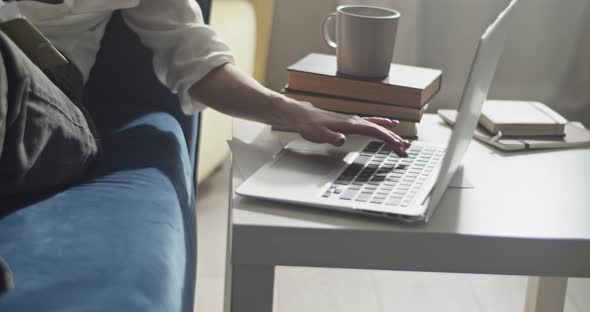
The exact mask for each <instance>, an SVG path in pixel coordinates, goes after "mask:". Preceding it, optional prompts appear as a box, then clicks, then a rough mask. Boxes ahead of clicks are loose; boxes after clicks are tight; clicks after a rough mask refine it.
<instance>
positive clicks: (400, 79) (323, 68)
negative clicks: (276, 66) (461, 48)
mask: <svg viewBox="0 0 590 312" xmlns="http://www.w3.org/2000/svg"><path fill="white" fill-rule="evenodd" d="M287 71H288V80H289V82H288V84H287V86H286V87H285V89H284V93H285V95H287V96H289V97H291V98H293V99H296V100H300V101H306V102H310V103H312V104H313V105H314V106H316V107H318V108H321V109H324V110H329V111H334V112H340V113H346V114H354V115H359V116H372V117H386V118H390V119H396V120H398V121H400V124H399V125H398V126H397V127H395V128H394V129H391V130H393V131H395V132H396V133H397V134H399V135H400V136H402V137H405V138H417V135H418V130H417V124H418V123H419V122H420V120H421V118H422V115H423V113H424V111H425V110H426V106H427V105H426V103H428V101H430V99H432V97H433V96H434V95H435V94H436V93H437V92H438V90H439V89H440V85H441V77H442V71H440V70H436V69H429V68H421V67H415V66H408V65H399V64H392V65H391V69H390V72H389V76H388V77H386V78H383V79H378V80H376V79H360V78H356V77H351V76H345V75H342V74H339V73H338V72H337V69H336V56H334V55H325V54H317V53H312V54H309V55H307V56H306V57H304V58H303V59H301V60H300V61H298V62H297V63H295V64H293V65H291V66H289V67H288V68H287Z"/></svg>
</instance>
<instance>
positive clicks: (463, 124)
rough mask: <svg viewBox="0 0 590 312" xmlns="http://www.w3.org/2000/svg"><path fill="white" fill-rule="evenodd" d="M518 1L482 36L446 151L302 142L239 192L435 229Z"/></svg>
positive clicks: (352, 140)
mask: <svg viewBox="0 0 590 312" xmlns="http://www.w3.org/2000/svg"><path fill="white" fill-rule="evenodd" d="M517 1H518V0H512V1H511V2H510V4H509V5H508V7H507V8H506V9H505V10H504V11H503V12H502V13H500V15H499V16H498V18H497V19H496V20H495V21H494V22H493V23H492V24H491V25H490V26H489V27H488V29H487V30H486V31H485V33H484V34H483V35H482V36H481V39H480V41H479V45H478V47H477V50H476V53H475V57H474V60H473V63H472V65H471V70H470V73H469V77H468V79H467V83H466V86H465V89H464V90H463V95H462V97H461V102H460V106H459V113H458V117H457V122H456V124H455V127H454V130H453V132H452V135H451V137H450V139H449V141H448V142H447V143H448V144H446V145H436V144H432V143H427V142H421V141H414V142H412V145H411V146H410V148H409V149H408V150H407V153H408V155H409V156H408V157H405V158H402V157H398V156H397V155H396V154H395V153H393V152H392V151H391V149H390V148H388V147H387V146H386V145H384V144H383V143H382V142H380V141H377V140H375V139H372V138H369V137H364V136H354V135H353V136H349V137H348V138H347V142H346V143H345V144H344V145H343V146H342V147H334V146H331V145H328V144H314V143H311V142H307V141H305V140H303V139H301V138H299V139H296V140H295V141H293V142H291V143H289V144H288V145H287V146H285V148H283V150H281V151H280V152H279V153H278V154H277V156H276V157H275V158H274V159H273V160H271V161H269V162H268V163H267V164H265V165H264V166H262V167H261V168H260V169H259V170H258V171H256V172H255V173H254V174H253V175H252V176H250V177H249V178H248V179H247V180H246V181H244V183H242V184H241V185H240V186H239V187H238V188H237V189H236V193H238V194H239V195H243V196H248V197H255V198H263V199H269V200H275V201H281V202H287V203H295V204H303V205H308V206H312V207H317V208H321V209H331V210H337V211H342V212H349V213H360V214H365V215H373V216H379V217H384V218H388V219H394V220H399V221H404V222H428V220H429V219H430V217H431V216H432V213H433V212H434V210H435V208H436V207H437V205H438V203H439V202H440V200H441V199H442V197H443V195H444V193H445V191H446V189H447V187H448V185H449V183H450V181H451V179H452V177H453V176H454V174H455V173H456V171H457V169H458V168H459V166H460V165H461V162H462V160H463V156H464V155H465V152H466V151H467V148H468V147H469V143H470V142H471V138H472V136H473V132H474V130H475V127H476V126H477V123H478V120H479V115H480V113H481V109H482V105H483V103H484V101H485V99H486V97H487V94H488V90H489V88H490V85H491V83H492V79H493V77H494V74H495V71H496V66H497V64H498V61H499V59H500V55H501V54H502V50H503V47H504V41H505V38H506V36H507V34H508V29H509V28H508V22H509V20H510V19H511V18H512V15H513V11H514V7H515V6H516V3H517Z"/></svg>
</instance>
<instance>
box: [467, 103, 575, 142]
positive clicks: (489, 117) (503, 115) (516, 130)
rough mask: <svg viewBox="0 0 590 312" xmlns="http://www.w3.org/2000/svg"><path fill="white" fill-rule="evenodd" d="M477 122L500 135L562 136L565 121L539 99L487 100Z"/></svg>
mask: <svg viewBox="0 0 590 312" xmlns="http://www.w3.org/2000/svg"><path fill="white" fill-rule="evenodd" d="M479 123H480V125H482V126H483V127H484V128H486V129H487V130H488V131H489V132H491V133H493V134H494V135H497V134H499V133H502V135H503V136H563V135H564V130H565V124H566V123H567V120H566V119H565V118H563V117H562V116H561V115H559V114H558V113H557V112H555V111H554V110H552V109H551V108H549V107H548V106H547V105H545V104H543V103H540V102H532V101H500V100H487V101H486V102H485V104H484V105H483V109H482V111H481V117H480V118H479Z"/></svg>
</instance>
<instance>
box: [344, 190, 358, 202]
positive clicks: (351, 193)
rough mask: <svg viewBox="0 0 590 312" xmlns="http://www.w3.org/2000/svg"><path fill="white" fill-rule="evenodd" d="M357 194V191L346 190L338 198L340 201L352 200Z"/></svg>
mask: <svg viewBox="0 0 590 312" xmlns="http://www.w3.org/2000/svg"><path fill="white" fill-rule="evenodd" d="M358 193H359V190H351V189H348V190H346V191H344V193H342V195H341V196H340V199H343V200H352V199H353V198H354V197H355V196H356V195H357V194H358Z"/></svg>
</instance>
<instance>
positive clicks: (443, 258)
mask: <svg viewBox="0 0 590 312" xmlns="http://www.w3.org/2000/svg"><path fill="white" fill-rule="evenodd" d="M234 127H235V129H234V137H235V138H239V139H241V140H245V141H248V140H252V139H253V137H254V136H255V135H257V133H252V132H248V131H243V128H241V126H234ZM450 133H451V131H450V128H449V127H447V126H446V125H445V124H444V123H443V122H442V121H440V120H439V118H438V117H437V116H436V115H425V117H424V119H423V121H422V123H421V128H420V133H419V135H420V139H421V140H424V141H434V142H441V140H446V139H448V137H449V135H450ZM272 135H273V136H279V137H278V138H279V139H282V140H285V137H284V136H282V137H281V135H280V134H279V133H273V134H272ZM238 157H240V155H239V154H238V155H234V159H235V158H238ZM234 169H235V168H234ZM463 176H464V177H467V178H468V179H469V181H470V182H472V184H473V185H474V186H475V188H473V189H449V190H448V191H447V192H446V194H445V196H444V199H443V200H442V202H441V203H440V206H439V208H438V210H437V211H436V212H435V214H434V216H433V217H432V220H431V221H430V223H428V224H426V225H403V224H399V223H392V222H389V221H385V220H379V219H374V218H370V217H358V216H351V215H347V214H342V213H335V212H328V211H321V210H317V209H312V208H307V207H304V206H297V205H289V204H282V203H276V202H271V201H264V200H255V199H249V198H244V197H241V196H239V195H235V193H234V195H233V198H232V199H231V200H230V201H231V202H230V205H231V206H230V208H231V213H230V214H231V220H230V235H228V237H229V244H228V246H229V247H228V248H229V250H228V261H229V263H228V266H229V269H230V271H229V272H228V273H229V274H228V275H227V276H228V283H227V285H228V287H227V293H226V303H227V304H226V310H229V309H231V311H234V312H250V311H256V312H271V311H272V306H273V304H272V301H273V286H274V268H275V266H279V265H280V266H310V267H326V268H359V269H375V270H411V271H436V272H457V273H484V274H510V275H528V276H533V277H531V278H529V284H528V289H527V300H526V307H525V310H526V311H527V312H528V311H530V312H532V311H535V312H550V311H551V312H556V311H562V310H563V303H564V298H565V290H566V285H567V277H590V149H588V148H586V149H573V150H560V151H535V152H526V153H525V152H517V153H509V154H507V153H502V152H500V151H498V150H495V149H492V148H490V147H487V146H485V145H482V144H480V143H479V142H473V143H472V144H471V146H470V149H469V151H468V153H467V155H466V157H465V160H464V170H463ZM241 181H242V178H241V177H240V176H239V174H236V171H235V170H234V173H233V182H232V190H233V189H234V188H235V186H236V185H239V183H241ZM230 293H231V295H230Z"/></svg>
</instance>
